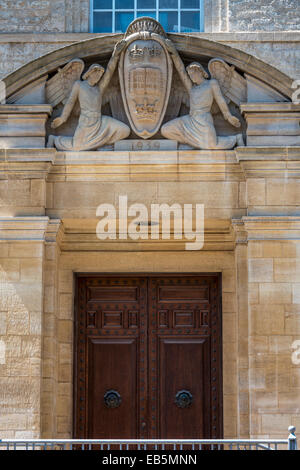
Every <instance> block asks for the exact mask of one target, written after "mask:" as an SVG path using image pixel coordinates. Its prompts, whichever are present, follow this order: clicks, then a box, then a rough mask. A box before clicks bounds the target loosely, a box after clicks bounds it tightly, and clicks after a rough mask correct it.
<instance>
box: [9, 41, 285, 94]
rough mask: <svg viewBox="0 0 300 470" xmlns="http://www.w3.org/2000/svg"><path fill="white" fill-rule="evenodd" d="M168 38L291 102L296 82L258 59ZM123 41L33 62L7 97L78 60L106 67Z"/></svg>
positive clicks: (77, 47)
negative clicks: (276, 92) (228, 66)
mask: <svg viewBox="0 0 300 470" xmlns="http://www.w3.org/2000/svg"><path fill="white" fill-rule="evenodd" d="M168 36H169V38H170V39H172V41H173V42H174V44H175V46H176V48H177V50H178V51H179V53H180V54H181V56H182V58H183V59H186V60H187V61H191V60H198V61H202V62H207V61H208V60H209V59H210V58H212V57H219V58H221V59H223V60H225V61H226V62H227V63H228V64H230V65H234V66H235V67H236V68H237V69H238V70H239V71H240V72H244V73H247V74H249V75H251V76H253V77H255V78H257V79H259V80H261V81H262V82H264V83H266V84H267V85H269V86H271V87H273V88H274V89H275V90H277V91H278V92H279V93H282V94H283V95H285V96H286V97H287V98H291V95H292V93H293V89H292V88H291V85H292V82H293V81H292V79H291V78H290V77H288V76H287V75H285V74H283V73H282V72H280V71H279V70H277V69H276V68H274V67H272V66H270V65H268V64H266V63H265V62H263V61H261V60H259V59H257V58H256V57H254V56H251V55H250V54H247V53H246V52H243V51H240V50H238V49H235V48H232V47H230V46H227V45H224V44H220V43H217V42H214V41H210V40H208V39H203V38H200V37H196V36H191V35H186V34H169V35H168ZM121 38H122V35H120V34H113V35H112V34H110V35H106V36H101V37H96V38H93V39H88V40H85V41H79V42H77V43H74V44H72V45H70V46H66V47H63V48H59V49H57V50H55V51H52V52H50V53H49V54H46V55H44V56H42V57H40V58H38V59H36V60H34V61H32V62H29V63H28V64H26V65H24V66H23V67H21V68H19V69H18V70H16V71H15V72H13V73H11V74H9V75H8V76H7V77H5V78H4V82H5V84H6V94H7V97H8V98H9V97H10V96H11V95H13V94H14V93H16V92H18V91H19V90H21V89H22V88H24V87H26V86H27V85H29V84H30V83H32V82H34V81H36V80H38V79H39V78H40V77H42V76H45V75H46V74H51V73H53V72H55V71H56V70H57V69H58V68H59V67H62V66H63V65H65V64H66V63H68V62H69V61H70V60H72V59H74V58H77V57H78V58H81V59H84V60H85V62H86V63H87V64H88V63H91V62H99V63H103V64H105V63H106V62H107V61H108V59H109V57H110V55H111V53H112V51H113V48H114V46H115V44H116V43H117V42H118V41H119V40H120V39H121Z"/></svg>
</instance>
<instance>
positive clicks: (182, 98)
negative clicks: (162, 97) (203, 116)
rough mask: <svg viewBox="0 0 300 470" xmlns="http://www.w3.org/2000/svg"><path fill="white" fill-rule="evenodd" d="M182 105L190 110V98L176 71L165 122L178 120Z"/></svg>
mask: <svg viewBox="0 0 300 470" xmlns="http://www.w3.org/2000/svg"><path fill="white" fill-rule="evenodd" d="M182 105H185V106H186V107H187V108H189V106H190V98H189V94H188V92H187V90H186V89H185V87H184V85H183V83H182V81H181V79H180V77H179V75H178V72H177V71H176V70H175V69H174V73H173V79H172V86H171V93H170V98H169V103H168V106H167V109H166V113H165V117H164V122H168V121H171V120H172V119H175V118H177V117H178V116H179V114H180V108H181V106H182Z"/></svg>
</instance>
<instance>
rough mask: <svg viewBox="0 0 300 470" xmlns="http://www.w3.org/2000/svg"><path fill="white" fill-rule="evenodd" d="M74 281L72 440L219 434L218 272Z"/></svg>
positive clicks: (89, 277) (79, 278) (87, 277)
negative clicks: (74, 341)
mask: <svg viewBox="0 0 300 470" xmlns="http://www.w3.org/2000/svg"><path fill="white" fill-rule="evenodd" d="M76 284H77V288H76V304H75V307H76V308H75V311H76V319H75V340H76V347H75V361H74V363H75V393H74V434H75V437H76V438H107V439H109V438H214V437H216V438H218V437H222V387H221V384H222V371H221V364H222V361H221V344H222V343H221V308H220V300H221V299H220V277H219V276H218V275H214V274H209V275H197V276H195V275H184V274H180V275H173V274H168V275H149V276H145V275H136V276H132V275H122V276H121V275H105V276H104V275H78V276H77V282H76Z"/></svg>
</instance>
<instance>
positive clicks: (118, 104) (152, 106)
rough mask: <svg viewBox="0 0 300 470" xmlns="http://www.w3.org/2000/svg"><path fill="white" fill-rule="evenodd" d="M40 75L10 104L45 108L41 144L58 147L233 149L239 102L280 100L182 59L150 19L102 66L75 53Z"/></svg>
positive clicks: (223, 67)
mask: <svg viewBox="0 0 300 470" xmlns="http://www.w3.org/2000/svg"><path fill="white" fill-rule="evenodd" d="M47 78H48V77H47V76H46V75H44V77H42V79H40V80H37V81H36V82H33V83H32V84H31V85H30V86H27V87H25V88H24V89H22V90H20V91H18V92H17V93H15V94H14V95H12V96H11V97H10V103H16V104H18V103H20V104H21V103H23V104H24V103H26V104H27V102H28V104H30V100H33V101H34V100H38V101H37V102H36V103H32V104H36V105H37V104H42V101H43V99H44V100H45V104H49V105H51V106H52V108H53V114H52V119H51V121H50V119H49V121H48V123H47V127H46V134H47V136H48V143H47V146H48V147H56V148H57V149H58V150H62V151H77V152H78V151H86V150H101V149H106V148H108V147H109V148H110V149H114V148H115V150H117V149H119V150H135V149H137V150H139V149H140V150H161V149H165V150H168V149H169V150H171V149H173V150H174V149H176V148H177V147H178V145H179V148H186V147H187V148H192V149H208V150H210V149H217V150H218V149H220V150H221V149H232V148H234V147H235V146H236V145H238V146H243V145H244V137H245V136H246V126H247V124H248V126H249V122H250V118H249V117H248V114H247V113H245V114H243V113H242V112H241V109H242V107H241V104H245V103H247V102H255V99H256V97H257V101H261V102H262V101H268V102H270V103H272V102H273V103H274V104H275V103H276V102H278V101H280V102H286V101H287V99H286V97H284V96H283V95H282V94H280V93H278V92H277V91H276V90H273V89H272V88H271V87H270V86H268V85H267V84H263V83H262V82H261V81H260V80H257V79H256V78H254V77H252V76H250V75H249V74H245V76H243V75H242V74H241V73H240V72H238V71H237V70H236V69H235V67H234V66H232V65H229V64H227V63H226V62H225V61H224V60H223V59H220V58H212V59H210V60H209V61H208V62H203V63H200V62H191V61H190V63H188V62H187V61H186V58H184V57H181V55H180V54H179V52H178V51H177V49H176V47H175V45H174V43H173V42H172V41H171V40H170V39H168V36H167V34H166V33H165V31H164V30H163V28H162V27H161V25H160V24H159V23H158V22H157V21H156V20H154V19H152V18H138V19H136V20H135V21H133V22H132V23H131V24H130V25H129V27H128V29H127V32H126V33H125V35H124V38H123V39H122V40H121V41H119V42H118V43H117V44H116V46H115V48H114V51H113V53H112V56H111V58H110V60H109V61H108V64H107V66H106V68H104V67H103V66H102V65H99V64H97V63H95V64H93V65H89V64H88V65H87V64H86V63H85V62H84V61H83V60H82V59H79V58H75V59H73V60H71V61H70V62H69V63H67V64H66V65H65V66H64V67H62V68H60V69H58V71H57V72H56V73H54V75H52V76H51V74H50V78H48V79H47ZM46 80H47V81H46ZM43 97H44V98H43ZM287 104H288V103H286V105H287ZM267 111H268V113H270V110H269V108H268V110H267ZM260 112H261V110H260ZM50 114H51V113H50ZM268 116H269V117H268V119H272V116H271V117H270V114H269V115H268ZM294 118H295V119H296V120H297V119H298V115H297V116H294ZM255 119H256V115H254V114H253V113H252V115H251V126H252V127H253V125H256V124H255V122H256V121H255ZM259 119H260V120H261V119H264V115H262V114H260V116H259ZM254 121H255V122H254ZM253 123H254V124H253ZM278 132H279V131H278ZM247 133H248V130H247ZM291 133H292V134H293V135H294V133H295V132H294V130H292V131H291ZM292 134H291V135H292ZM283 136H284V135H283ZM278 138H281V135H280V136H279V137H278ZM297 138H298V134H297ZM249 142H250V139H249V138H248V139H247V143H248V144H249ZM259 142H260V141H259ZM261 142H265V141H261ZM291 142H292V145H293V142H294V141H291ZM297 142H298V139H297ZM115 144H116V145H115Z"/></svg>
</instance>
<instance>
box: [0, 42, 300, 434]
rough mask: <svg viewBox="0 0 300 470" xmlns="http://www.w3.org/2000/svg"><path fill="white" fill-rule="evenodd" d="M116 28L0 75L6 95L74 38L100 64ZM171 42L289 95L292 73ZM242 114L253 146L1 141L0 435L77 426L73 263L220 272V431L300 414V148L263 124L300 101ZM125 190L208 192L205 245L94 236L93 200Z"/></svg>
mask: <svg viewBox="0 0 300 470" xmlns="http://www.w3.org/2000/svg"><path fill="white" fill-rule="evenodd" d="M118 39H119V38H118V36H113V37H112V36H107V37H103V38H95V39H92V40H90V41H86V42H85V43H84V45H82V44H80V43H78V44H75V45H72V46H69V47H67V48H64V49H60V50H57V51H55V52H54V53H52V54H49V55H48V56H45V57H43V58H40V59H38V60H37V61H36V62H34V63H33V64H29V65H26V66H24V67H23V68H21V69H20V70H19V71H17V72H15V73H14V74H12V75H10V76H9V77H7V79H6V85H7V89H8V92H9V95H10V96H11V95H12V94H14V93H17V92H18V91H19V90H20V89H22V88H23V87H24V86H27V85H28V84H29V83H31V82H32V81H34V80H38V79H39V78H41V77H42V76H43V75H45V74H47V73H52V72H53V71H55V70H56V69H57V67H58V66H60V65H62V64H64V63H66V62H67V61H69V60H71V59H72V58H74V56H77V55H78V51H79V48H82V49H80V50H81V51H82V56H83V57H92V56H93V55H95V54H97V55H98V56H99V55H100V56H101V58H102V59H103V61H104V62H105V60H106V59H107V57H108V56H109V55H110V53H111V50H112V47H113V45H114V44H115V42H116V41H117V40H118ZM174 42H175V43H176V46H177V47H178V49H179V50H180V51H185V50H186V49H187V47H188V48H189V52H190V53H191V54H192V55H193V56H194V57H195V58H198V57H199V56H201V54H202V55H203V56H206V57H210V56H212V55H214V56H219V57H223V58H224V59H225V60H228V61H229V59H230V63H231V64H234V65H236V66H237V67H238V68H239V69H240V70H242V71H244V72H246V73H248V74H250V75H251V74H252V75H254V76H255V77H257V78H258V79H260V80H262V81H264V82H265V83H269V84H270V85H271V86H273V87H274V88H276V89H277V90H278V91H279V92H280V93H282V94H284V95H285V96H287V97H290V96H291V92H292V90H291V82H292V81H291V79H289V78H288V77H286V76H285V75H284V74H282V73H280V72H278V71H275V70H274V69H273V68H272V67H270V66H268V65H266V64H263V63H262V62H261V61H259V60H258V59H255V58H254V57H251V56H249V55H248V54H245V53H242V52H241V51H237V50H234V49H232V48H230V47H228V46H224V45H221V44H218V43H213V42H211V41H207V40H205V39H199V38H196V37H187V36H186V37H181V36H180V35H178V36H177V35H174ZM99 50H100V54H99ZM272 105H273V103H272ZM276 106H277V108H276ZM281 106H282V107H281ZM271 108H272V106H271ZM288 108H289V109H288ZM19 111H20V110H19ZM40 111H41V110H40ZM244 112H245V115H246V118H247V119H248V122H250V123H251V126H250V127H251V130H252V132H253V134H252V136H254V137H251V138H252V139H253V140H252V142H254V143H255V145H257V146H254V145H253V146H252V147H250V146H249V147H243V148H236V149H235V150H232V151H218V152H216V151H198V150H187V151H183V150H180V151H168V152H159V151H157V152H126V151H123V152H109V151H107V152H106V151H104V152H81V153H76V152H74V153H72V154H70V153H68V152H67V153H64V152H57V151H56V150H53V149H44V148H36V149H18V148H16V149H1V150H0V166H1V170H2V179H1V182H0V197H1V209H0V235H1V236H0V263H1V284H0V286H1V296H0V302H1V305H0V312H1V317H0V346H1V349H0V350H1V355H0V407H1V414H0V435H1V437H3V438H4V437H7V438H37V437H41V436H43V437H47V438H51V437H57V438H59V437H65V438H68V437H72V408H73V404H72V393H73V364H72V357H73V350H72V349H73V319H74V316H73V306H74V273H79V272H87V273H96V272H97V273H101V272H102V273H104V272H113V273H121V272H135V273H136V272H140V273H143V272H147V273H157V272H161V273H163V272H165V273H178V272H188V273H199V272H206V273H209V272H214V273H215V272H218V273H221V274H222V300H223V312H222V315H223V393H224V397H223V398H224V400H223V401H224V437H225V438H226V437H230V438H234V437H241V438H242V437H254V438H255V437H258V436H259V437H261V438H262V437H269V436H271V437H277V436H278V437H279V436H282V433H283V432H284V433H285V431H286V429H287V427H288V425H290V424H295V425H297V423H299V420H300V416H299V396H300V380H299V366H297V365H295V364H293V363H292V360H291V347H292V344H293V342H294V341H295V340H297V339H298V338H299V335H300V322H299V305H300V298H299V291H300V270H299V266H300V217H299V214H300V191H299V187H300V173H299V168H300V147H299V146H296V145H295V141H294V140H292V139H290V138H289V139H285V136H284V135H281V134H280V140H282V146H280V147H279V146H277V147H272V140H273V137H272V136H273V135H277V136H278V132H277V131H278V128H277V124H276V123H275V126H271V128H269V126H268V123H267V122H266V120H265V117H266V114H269V113H270V112H271V114H272V113H273V114H274V116H276V117H277V118H278V114H276V113H281V114H280V116H282V115H284V116H285V117H287V119H288V120H287V122H289V123H290V125H291V127H292V128H294V123H295V120H296V117H297V116H298V114H297V113H298V108H297V107H294V105H292V104H291V103H287V104H286V103H281V104H280V109H278V104H277V103H275V104H274V107H273V109H271V111H270V107H268V109H266V108H264V107H263V106H261V105H260V106H258V107H257V108H256V109H254V108H251V109H250V108H249V107H248V108H245V109H244ZM5 113H6V110H5V112H4V113H3V114H4V115H5ZM46 113H47V110H46ZM247 113H248V114H247ZM44 114H45V110H43V112H42V116H40V117H39V119H41V120H43V119H44V117H45V116H44ZM257 114H258V115H259V116H256V115H257ZM261 114H263V116H262V115H261ZM296 114H297V116H296ZM262 117H263V119H262V121H261V118H262ZM5 119H6V118H5ZM256 119H258V120H257V121H256ZM261 122H262V123H263V126H262V127H261V126H260V125H258V124H260V123H261ZM273 124H274V122H273ZM279 130H280V129H279ZM290 130H291V129H290V128H289V132H290ZM292 132H294V131H292ZM274 133H275V134H274ZM276 133H277V134H276ZM290 135H291V134H289V136H290ZM34 136H35V137H36V136H37V135H36V134H34ZM256 136H258V137H256ZM265 136H267V139H266V140H265V141H264V137H265ZM270 136H271V137H270ZM18 137H21V138H22V135H20V136H18ZM42 137H44V136H42ZM248 137H249V133H248ZM292 137H293V139H294V134H292ZM297 137H298V136H297ZM291 140H292V142H291ZM257 142H259V144H258V143H257ZM277 143H278V142H277ZM258 145H259V146H258ZM290 145H293V146H290ZM120 194H127V195H128V198H129V203H133V202H143V203H145V204H146V205H147V206H148V207H149V206H150V204H151V203H152V202H157V203H163V202H167V203H169V204H172V203H173V202H177V203H180V204H183V203H193V204H195V203H203V204H204V205H205V210H206V213H205V215H206V219H205V222H206V224H205V244H204V248H203V249H202V250H200V251H198V252H188V251H185V250H184V241H180V240H175V241H172V240H171V241H165V240H163V241H152V240H149V241H148V240H147V241H139V242H134V241H131V240H130V241H126V240H125V241H124V240H122V241H114V240H110V241H99V240H98V239H97V237H96V224H97V219H96V216H95V214H96V208H97V206H98V205H99V204H100V203H101V202H106V203H112V204H116V201H117V200H118V196H119V195H120Z"/></svg>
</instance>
